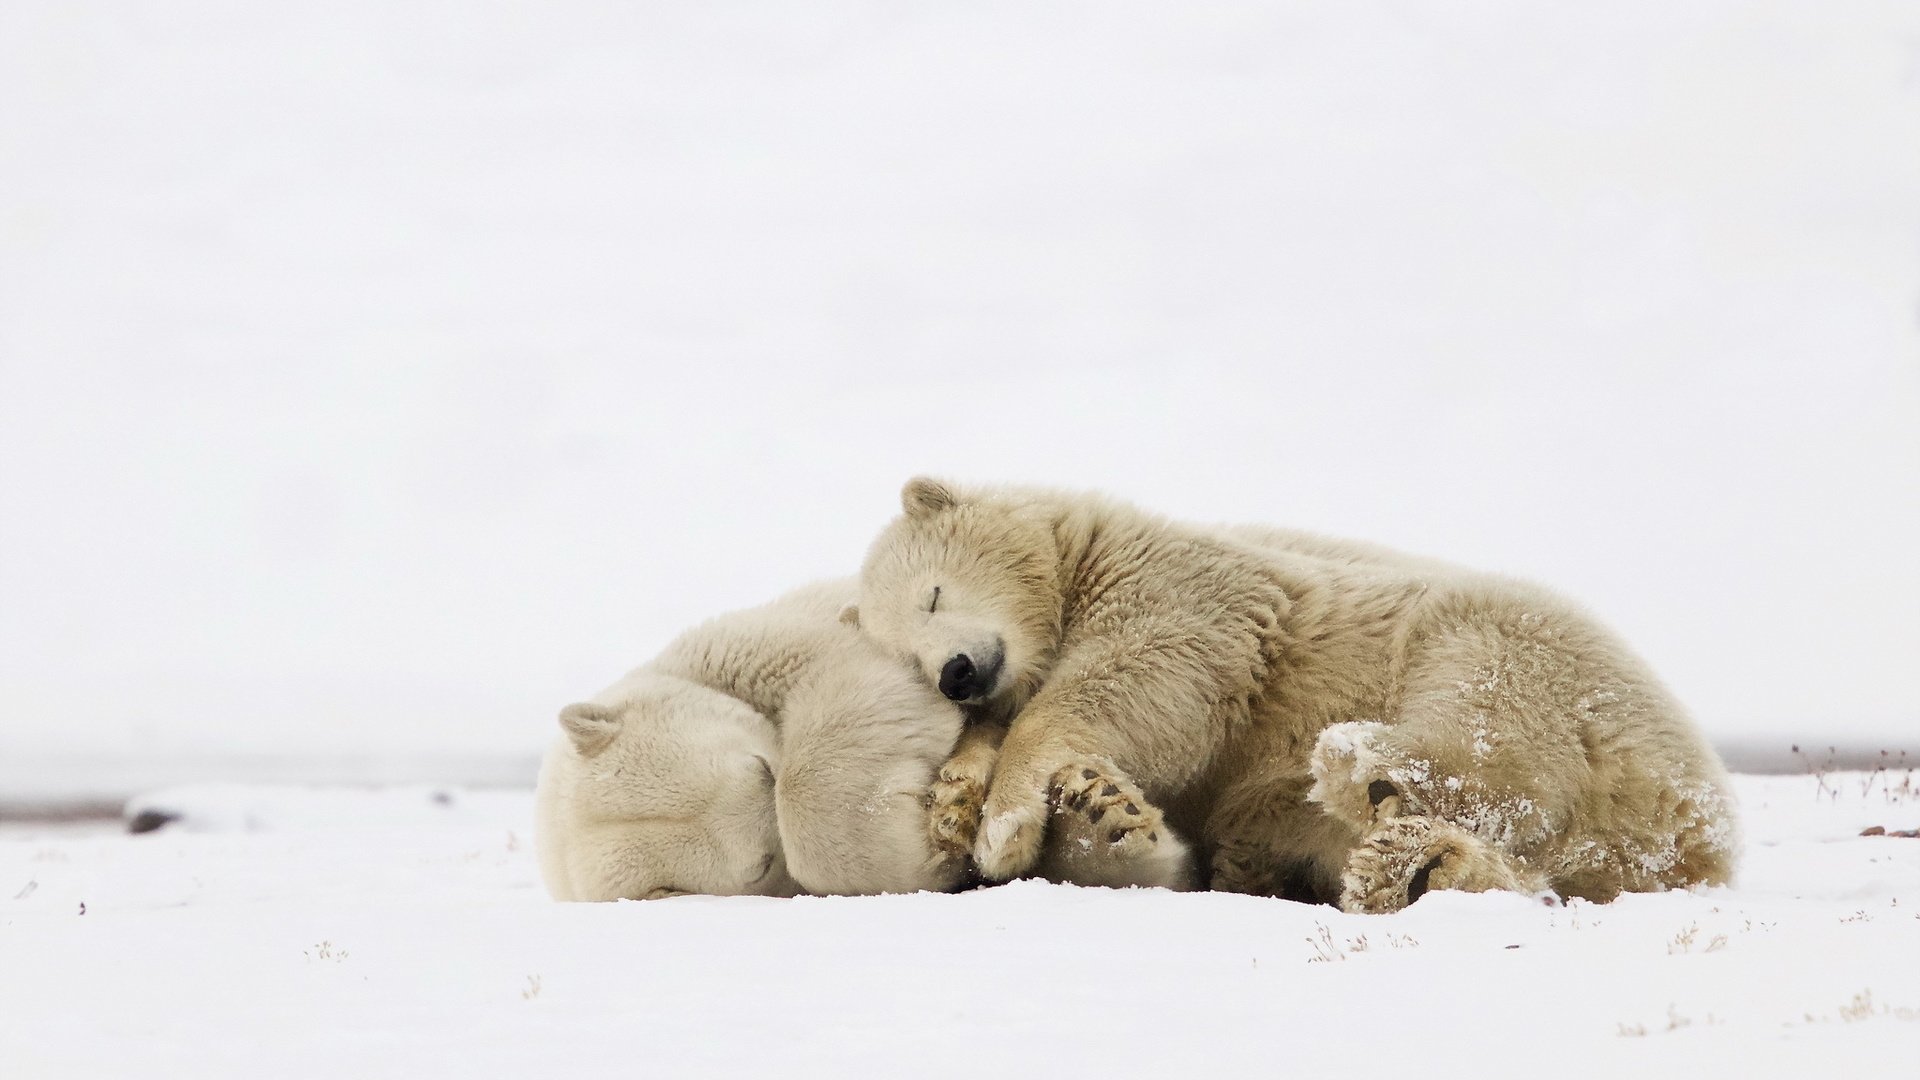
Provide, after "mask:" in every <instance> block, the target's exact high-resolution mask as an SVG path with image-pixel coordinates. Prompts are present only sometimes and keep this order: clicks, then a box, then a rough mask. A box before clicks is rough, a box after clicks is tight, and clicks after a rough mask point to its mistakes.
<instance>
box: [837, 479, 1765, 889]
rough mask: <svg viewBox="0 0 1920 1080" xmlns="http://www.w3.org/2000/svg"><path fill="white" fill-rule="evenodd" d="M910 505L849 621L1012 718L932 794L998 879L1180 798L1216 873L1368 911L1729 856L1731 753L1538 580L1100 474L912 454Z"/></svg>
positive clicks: (1210, 879)
mask: <svg viewBox="0 0 1920 1080" xmlns="http://www.w3.org/2000/svg"><path fill="white" fill-rule="evenodd" d="M901 501H902V508H903V514H902V516H900V517H899V518H897V519H896V520H895V521H893V522H892V523H891V524H890V525H889V526H888V527H887V528H886V529H885V530H884V531H883V532H882V533H881V534H880V536H879V537H878V538H877V539H876V540H875V541H874V543H873V545H872V547H871V549H870V550H869V552H868V554H867V557H866V560H865V563H864V565H863V567H862V571H861V579H860V600H859V604H858V607H857V614H856V616H855V617H856V618H857V621H858V624H859V625H860V626H861V627H862V629H863V630H864V632H865V633H867V634H868V636H870V637H872V638H873V639H874V640H875V641H876V642H878V643H880V644H881V645H882V646H883V647H885V648H886V649H888V650H889V651H891V652H893V653H895V654H897V655H899V656H902V657H904V658H907V659H909V660H911V661H912V662H913V663H915V664H916V665H917V666H918V667H919V669H920V671H921V673H922V674H923V676H924V677H925V679H926V680H927V681H928V683H929V684H930V685H933V686H936V687H937V688H939V689H940V690H941V691H942V692H943V693H944V694H945V695H946V696H947V697H948V698H950V699H952V700H954V701H958V702H961V703H962V704H964V705H966V706H967V707H968V708H969V709H971V710H973V711H975V712H977V713H979V714H982V716H983V717H985V718H986V719H989V720H998V721H1001V722H1008V721H1010V722H1011V728H1010V729H1009V730H1008V733H1007V735H1006V738H1005V742H1004V745H1002V746H1001V747H1000V749H999V752H998V755H997V759H995V758H993V757H992V756H990V755H986V754H983V753H976V754H975V760H974V761H973V762H971V763H960V764H959V765H958V766H953V765H950V771H952V772H953V773H954V774H955V775H956V777H957V782H956V783H955V784H954V785H953V789H952V790H948V791H946V792H943V793H942V794H941V796H940V797H941V798H942V799H943V800H945V801H946V802H948V803H949V804H951V805H954V806H959V807H961V808H962V811H963V812H962V813H961V814H960V815H959V816H962V817H965V818H966V819H967V820H966V822H965V824H964V825H963V826H962V827H961V828H958V829H955V830H952V831H951V832H952V835H951V836H950V837H949V838H948V846H949V847H965V846H970V847H971V850H972V852H973V854H974V858H975V860H976V862H977V863H978V866H979V868H980V871H981V872H982V873H983V874H984V875H985V876H986V877H987V878H989V879H992V880H1003V879H1006V878H1011V877H1015V876H1019V875H1022V874H1026V873H1029V872H1031V870H1032V868H1033V867H1034V866H1035V864H1036V862H1037V861H1038V860H1039V859H1040V856H1041V853H1042V850H1043V844H1044V842H1045V837H1046V835H1047V833H1048V831H1049V824H1050V821H1058V820H1060V819H1062V818H1063V817H1064V818H1066V819H1072V818H1074V817H1077V816H1079V814H1081V813H1098V814H1100V815H1101V820H1102V821H1103V822H1108V823H1112V822H1116V821H1117V822H1118V827H1116V828H1113V829H1112V831H1111V832H1110V833H1109V835H1108V837H1107V839H1108V840H1109V842H1110V843H1112V844H1113V845H1114V846H1116V847H1121V848H1127V849H1131V850H1134V851H1135V853H1136V856H1137V857H1138V856H1141V855H1144V853H1146V852H1148V851H1150V850H1151V849H1152V848H1153V847H1154V846H1155V844H1157V843H1158V842H1161V841H1163V840H1164V839H1165V838H1166V837H1167V836H1169V835H1171V833H1170V831H1169V829H1168V828H1167V824H1168V823H1171V824H1172V825H1173V827H1174V828H1176V829H1178V830H1179V831H1180V832H1181V833H1183V834H1185V835H1186V836H1188V837H1191V838H1194V839H1195V840H1196V841H1197V842H1198V844H1199V846H1200V852H1199V856H1200V858H1201V859H1202V861H1203V863H1204V866H1205V871H1206V875H1207V884H1208V887H1210V888H1214V889H1223V890H1230V891H1239V892H1250V893H1260V894H1266V895H1280V896H1287V897H1290V898H1295V899H1310V900H1318V901H1331V902H1336V903H1338V904H1339V905H1340V906H1341V907H1342V908H1344V909H1346V910H1349V911H1356V912H1381V911H1392V910H1396V909H1398V908H1401V907H1404V906H1405V905H1407V904H1409V903H1411V902H1413V901H1414V900H1415V899H1417V898H1418V897H1419V896H1420V895H1421V894H1422V893H1424V892H1426V891H1427V890H1429V889H1446V888H1451V889H1461V890H1468V891H1478V890H1486V889H1513V890H1518V891H1524V892H1541V893H1544V892H1545V891H1547V890H1549V889H1551V890H1554V891H1557V892H1559V893H1560V894H1563V895H1571V896H1580V897H1586V898H1589V899H1594V900H1606V899H1609V898H1611V897H1613V896H1615V895H1616V894H1618V893H1620V892H1622V891H1646V890H1658V889H1665V888H1673V887H1682V886H1689V885H1696V884H1720V883H1724V882H1726V881H1727V880H1728V879H1729V877H1730V875H1731V873H1732V870H1733V864H1734V852H1735V847H1736V837H1735V823H1734V815H1733V807H1732V800H1731V797H1730V795H1729V789H1728V786H1727V782H1726V777H1725V774H1724V771H1723V770H1722V768H1721V765H1720V763H1719V760H1718V759H1717V758H1716V757H1715V756H1714V753H1713V751H1712V749H1711V748H1710V747H1709V746H1708V745H1707V744H1706V742H1705V741H1704V740H1703V738H1702V737H1701V735H1700V733H1699V732H1698V731H1697V730H1696V729H1695V728H1694V726H1693V725H1692V724H1691V723H1690V722H1689V721H1688V720H1687V718H1686V716H1685V714H1684V713H1683V711H1682V710H1681V708H1680V706H1679V705H1678V704H1677V703H1676V702H1675V701H1674V699H1673V697H1672V696H1671V695H1670V694H1669V693H1668V692H1667V690H1666V689H1665V688H1664V687H1663V686H1661V684H1660V683H1659V681H1658V680H1657V679H1656V678H1655V677H1654V675H1653V674H1652V673H1651V672H1650V671H1649V670H1648V669H1647V667H1646V666H1645V665H1644V664H1643V663H1642V662H1641V661H1640V660H1639V659H1638V658H1636V657H1635V656H1634V655H1633V654H1632V653H1631V652H1629V651H1628V650H1627V648H1626V647H1625V646H1624V645H1622V644H1621V643H1620V642H1619V641H1618V640H1617V639H1616V638H1614V637H1613V636H1612V635H1611V634H1610V633H1609V632H1608V631H1607V630H1606V629H1604V628H1603V627H1601V626H1600V625H1598V624H1597V623H1596V621H1595V620H1594V619H1593V618H1592V617H1591V616H1589V615H1587V614H1585V613H1584V612H1582V611H1581V610H1579V609H1578V608H1577V607H1575V606H1574V605H1573V604H1571V603H1569V602H1568V601H1566V600H1564V599H1561V598H1560V597H1557V596H1555V595H1554V594H1552V593H1550V592H1547V591H1546V590H1544V589H1541V588H1538V587H1536V586H1533V585H1528V584H1525V583H1522V582H1518V581H1513V580H1509V579H1505V578H1500V577H1495V576H1492V575H1489V574H1484V573H1478V572H1475V571H1471V570H1466V569H1462V568H1458V567H1455V566H1452V565H1449V564H1445V563H1442V562H1438V561H1435V560H1429V559H1423V558H1418V557H1414V556H1410V555H1402V554H1400V553H1398V552H1394V551H1390V550H1387V549H1385V548H1380V547H1375V546H1371V545H1365V544H1359V543H1354V542H1348V541H1341V540H1333V539H1328V538H1323V537H1317V536H1312V535H1309V534H1305V533H1297V532H1291V531H1287V530H1282V529H1274V528H1260V527H1201V526H1194V525H1185V524H1180V523H1176V522H1173V521H1169V520H1166V519H1163V518H1161V517H1158V516H1155V515H1153V514H1150V513H1146V512H1144V511H1141V510H1139V509H1136V508H1134V507H1132V506H1129V505H1126V504H1124V503H1121V502H1119V501H1115V500H1111V499H1107V498H1104V497H1100V496H1095V495H1087V494H1075V493H1064V492H1054V491H1045V490H1033V489H1019V488H999V489H977V490H976V489H968V488H960V487H955V486H950V485H947V484H944V483H941V482H939V481H935V480H930V479H925V478H920V479H915V480H912V481H910V482H909V483H908V484H907V485H906V488H905V490H904V491H903V492H902V500H901ZM1125 777H1131V778H1132V780H1133V781H1135V782H1137V783H1138V784H1139V785H1140V787H1139V789H1132V788H1130V786H1129V785H1128V784H1127V783H1126V781H1125V779H1124V778H1125ZM1103 795H1104V799H1103V798H1102V796H1103ZM982 803H983V805H982V808H981V810H980V812H979V813H978V814H977V815H969V814H967V813H965V812H964V811H968V810H971V807H972V806H973V805H980V804H982ZM1163 811H1164V817H1163V816H1162V814H1163Z"/></svg>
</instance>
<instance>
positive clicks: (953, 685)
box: [940, 653, 977, 701]
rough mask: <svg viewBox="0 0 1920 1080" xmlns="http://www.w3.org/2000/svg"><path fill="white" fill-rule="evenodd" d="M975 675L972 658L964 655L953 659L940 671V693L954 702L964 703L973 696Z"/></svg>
mask: <svg viewBox="0 0 1920 1080" xmlns="http://www.w3.org/2000/svg"><path fill="white" fill-rule="evenodd" d="M975 674H977V673H976V672H975V671H974V667H973V657H971V656H968V655H967V654H966V653H961V654H960V655H958V656H955V657H953V658H952V659H950V660H948V661H947V666H946V667H943V668H941V669H940V692H941V693H943V694H945V695H947V696H948V697H950V698H952V699H953V700H955V701H965V700H966V699H968V698H970V697H972V696H973V677H974V675H975Z"/></svg>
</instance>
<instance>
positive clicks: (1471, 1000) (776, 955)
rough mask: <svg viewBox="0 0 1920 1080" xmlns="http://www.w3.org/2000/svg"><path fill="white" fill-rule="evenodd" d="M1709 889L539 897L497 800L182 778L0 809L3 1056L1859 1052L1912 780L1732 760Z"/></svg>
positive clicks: (1917, 999) (867, 1068)
mask: <svg viewBox="0 0 1920 1080" xmlns="http://www.w3.org/2000/svg"><path fill="white" fill-rule="evenodd" d="M1738 788H1739V792H1740V796H1741V800H1742V804H1743V813H1744V818H1745V825H1746V832H1747V851H1746V856H1745V863H1744V871H1743V874H1742V877H1741V880H1740V882H1739V883H1738V885H1737V886H1735V887H1733V888H1730V889H1724V890H1711V891H1706V892H1702V893H1699V894H1684V893H1673V894H1664V895H1646V896H1630V897H1626V898H1624V899H1622V900H1620V901H1618V902H1615V903H1613V904H1608V905H1592V904H1584V903H1575V904H1572V905H1570V906H1567V907H1564V908H1549V907H1545V906H1540V905H1538V904H1536V903H1534V902H1531V901H1528V900H1525V899H1522V898H1520V897H1517V896H1513V895H1510V894H1497V895H1480V896H1467V895H1460V894H1448V893H1434V894H1430V895H1428V896H1426V897H1425V898H1423V899H1422V900H1421V901H1420V902H1419V903H1417V904H1415V905H1414V906H1413V907H1411V908H1409V909H1408V910H1407V911H1404V912H1402V913H1400V914H1397V915H1392V916H1374V917H1363V916H1347V915H1342V914H1340V913H1338V912H1336V911H1333V910H1331V909H1328V908H1323V907H1310V906H1306V905H1300V904H1292V903H1288V902H1285V901H1279V900H1263V899H1253V898H1249V897H1242V896H1231V895H1225V894H1189V895H1176V894H1172V893H1165V892H1159V891H1137V890H1136V891H1124V892H1116V891H1108V890H1099V889H1076V888H1069V887H1060V886H1051V885H1046V884H1041V883H1033V882H1024V883H1017V884H1014V885H1010V886H1005V887H1001V888H996V889H984V890H979V891H975V892H970V893H964V894H960V895H952V896H943V895H931V894H922V895H915V896H893V897H877V898H863V899H849V898H802V899H797V900H773V899H764V898H712V897H686V898H679V899H674V900H666V901H653V902H646V903H618V904H597V905H580V904H556V903H553V902H551V901H549V900H547V899H546V897H545V894H544V892H543V891H542V889H541V887H540V886H539V884H538V879H537V872H536V868H535V863H534V858H533V854H532V852H531V851H530V845H529V842H528V836H529V815H530V809H531V800H530V798H529V796H528V795H527V793H525V792H517V791H516V792H491V793H489V792H464V791H447V792H440V793H436V792H434V791H432V790H429V789H388V790H378V791H359V792H355V791H350V790H343V789H309V790H301V789H288V788H203V789H186V790H182V791H176V792H171V793H163V794H161V795H159V796H156V797H155V798H154V799H152V800H149V802H151V803H153V804H156V805H165V806H167V807H170V808H173V809H175V810H179V811H182V812H184V813H185V815H186V817H185V818H184V820H183V821H181V822H180V823H178V824H176V825H174V826H170V827H169V828H167V829H164V830H162V831H160V832H157V833H150V834H146V835H141V836H128V835H125V834H123V833H119V832H109V831H105V830H103V829H100V828H97V827H86V828H77V827H54V826H40V827H30V826H20V825H15V826H11V827H7V828H5V829H4V830H0V897H10V898H11V899H0V972H3V973H4V975H5V977H4V978H0V1063H4V1065H5V1068H6V1071H7V1075H9V1076H19V1077H63V1076H88V1077H94V1076H139V1077H144V1078H151V1077H163V1076H192V1077H225V1076H233V1077H248V1078H252V1077H258V1076H264V1075H273V1076H361V1077H370V1076H409V1077H415V1076H435V1075H463V1076H495V1075H541V1076H557V1077H571V1076H604V1075H609V1074H623V1075H624V1074H630V1075H638V1076H692V1075H740V1074H745V1073H747V1072H749V1071H750V1070H751V1071H755V1072H757V1073H758V1074H759V1075H780V1076H821V1077H846V1076H934V1077H940V1076H967V1077H977V1076H981V1075H999V1074H1001V1072H1002V1070H1005V1071H1006V1072H1007V1074H1009V1075H1024V1074H1037V1073H1042V1072H1046V1073H1055V1072H1058V1073H1066V1074H1072V1075H1128V1076H1141V1075H1156V1074H1158V1075H1171V1076H1189V1075H1207V1076H1262V1077H1271V1076H1352V1075H1381V1074H1388V1075H1394V1074H1400V1073H1407V1074H1410V1075H1461V1074H1465V1073H1468V1072H1471V1073H1472V1074H1474V1075H1483V1076H1538V1075H1560V1076H1581V1075H1600V1074H1607V1075H1617V1074H1619V1073H1621V1072H1630V1073H1632V1074H1634V1075H1641V1076H1648V1075H1653V1076H1666V1075H1691V1076H1704V1075H1739V1076H1782V1077H1817V1076H1846V1075H1883V1074H1884V1073H1885V1071H1886V1070H1887V1069H1888V1068H1890V1067H1893V1063H1894V1062H1896V1061H1898V1060H1901V1059H1903V1058H1909V1057H1910V1055H1911V1052H1912V1050H1913V1048H1914V1047H1915V1046H1916V1045H1920V839H1913V838H1904V837H1896V836H1867V837H1863V836H1861V835H1859V834H1860V832H1861V830H1862V829H1864V828H1868V827H1871V826H1881V827H1884V828H1887V829H1889V830H1894V831H1898V830H1903V829H1912V828H1914V827H1916V826H1920V777H1916V776H1915V774H1914V773H1912V772H1906V771H1891V772H1882V773H1878V774H1868V773H1829V774H1824V775H1818V776H1815V775H1806V776H1796V777H1751V776H1743V777H1740V778H1739V779H1738Z"/></svg>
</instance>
